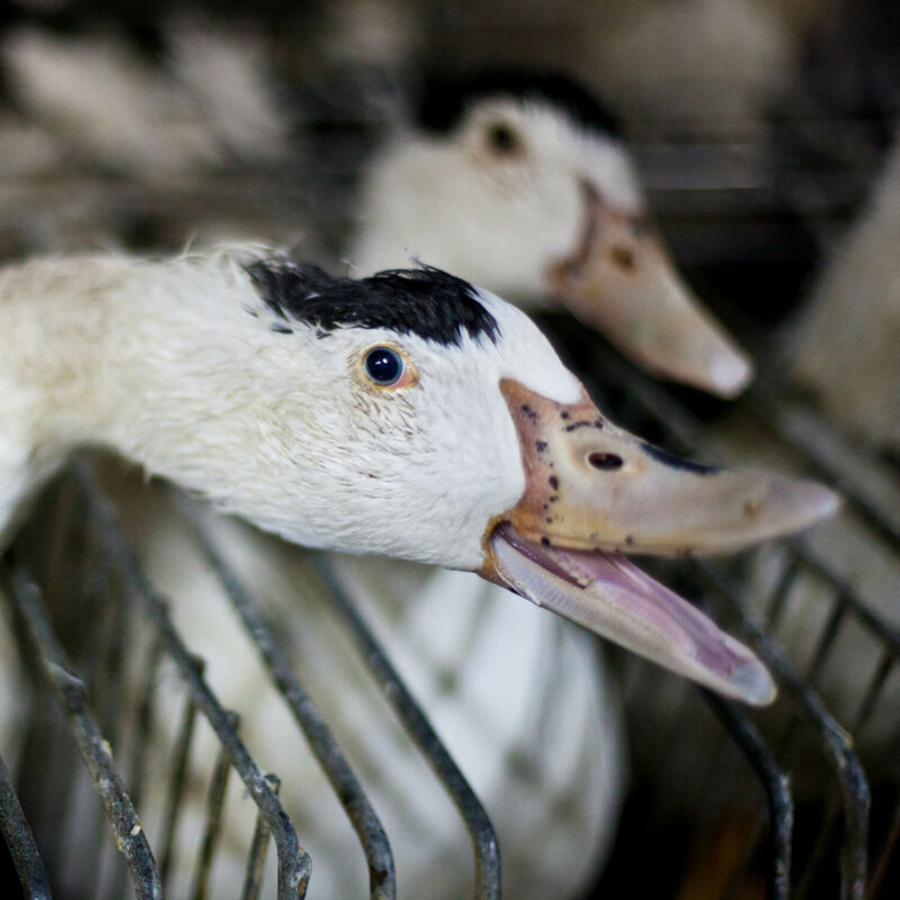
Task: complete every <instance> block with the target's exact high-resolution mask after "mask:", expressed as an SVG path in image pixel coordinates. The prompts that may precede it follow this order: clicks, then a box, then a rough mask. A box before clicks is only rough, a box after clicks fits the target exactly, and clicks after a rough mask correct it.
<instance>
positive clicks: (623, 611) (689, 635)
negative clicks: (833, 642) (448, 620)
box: [490, 523, 776, 706]
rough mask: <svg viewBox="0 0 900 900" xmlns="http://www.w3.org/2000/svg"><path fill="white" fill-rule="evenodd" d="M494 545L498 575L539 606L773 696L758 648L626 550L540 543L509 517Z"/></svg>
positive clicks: (720, 684) (709, 680) (739, 687)
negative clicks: (647, 569)
mask: <svg viewBox="0 0 900 900" xmlns="http://www.w3.org/2000/svg"><path fill="white" fill-rule="evenodd" d="M490 547H491V551H492V553H493V557H494V565H495V570H496V572H497V574H498V575H499V577H500V578H501V579H502V580H503V581H504V582H505V583H506V584H507V585H508V586H509V587H510V588H512V589H513V590H514V591H515V592H516V593H518V594H521V595H522V596H523V597H525V598H527V599H528V600H531V601H532V602H533V603H535V604H537V605H538V606H545V607H547V608H548V609H550V610H552V611H553V612H556V613H558V614H559V615H561V616H564V617H565V618H567V619H570V620H571V621H573V622H576V623H577V624H579V625H583V626H584V627H586V628H588V629H589V630H591V631H593V632H595V633H596V634H599V635H601V636H603V637H605V638H608V639H610V640H612V641H614V642H615V643H617V644H620V645H621V646H623V647H626V648H627V649H629V650H632V651H634V652H636V653H639V654H641V655H642V656H645V657H647V658H648V659H651V660H653V661H654V662H656V663H658V664H659V665H661V666H664V667H665V668H667V669H670V670H671V671H673V672H677V673H678V674H680V675H683V676H685V677H687V678H690V679H692V680H694V681H696V682H698V683H700V684H703V685H705V686H707V687H709V688H712V689H713V690H715V691H718V692H719V693H721V694H724V695H725V696H728V697H733V698H735V699H738V700H742V701H744V702H745V703H750V704H753V705H755V706H762V705H765V704H767V703H771V702H772V700H774V698H775V694H776V688H775V683H774V681H773V680H772V678H771V676H770V675H769V673H768V671H767V670H766V668H765V666H764V665H763V664H762V663H761V662H760V660H759V659H758V658H757V657H756V656H755V655H754V654H753V652H752V651H751V650H749V649H748V648H747V647H745V646H744V645H743V644H741V643H739V642H738V641H736V640H734V639H733V638H731V637H729V636H728V635H727V634H725V633H724V632H722V631H721V630H720V629H719V628H718V627H717V626H716V625H715V624H714V623H713V622H712V620H710V619H709V618H707V617H706V616H705V615H703V613H701V612H700V611H699V610H697V609H696V608H695V607H694V606H692V605H691V604H690V603H688V602H687V601H686V600H683V599H682V598H681V597H679V596H678V595H677V594H675V593H673V592H672V591H670V590H669V589H668V588H667V587H665V586H664V585H662V584H660V583H659V582H658V581H655V580H654V579H653V578H651V577H650V576H649V575H647V574H645V573H644V572H642V571H641V570H640V569H639V568H637V566H635V565H634V564H633V563H631V562H630V561H629V560H628V559H626V558H625V557H624V556H622V555H621V554H619V553H608V552H605V551H603V550H594V551H585V550H566V549H561V548H559V547H554V546H550V545H548V544H547V543H545V542H542V543H536V542H534V541H529V540H527V539H526V538H523V537H522V536H521V535H520V534H519V533H518V532H517V531H516V530H515V529H514V528H513V526H512V525H511V524H509V523H504V524H502V525H500V526H498V527H497V528H496V529H495V530H494V532H493V534H492V535H491V538H490Z"/></svg>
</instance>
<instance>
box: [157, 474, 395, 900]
mask: <svg viewBox="0 0 900 900" xmlns="http://www.w3.org/2000/svg"><path fill="white" fill-rule="evenodd" d="M173 493H174V494H175V497H176V501H177V503H178V505H179V508H180V509H181V511H182V512H183V513H184V515H185V516H186V518H187V520H188V522H190V524H191V527H192V528H193V532H194V535H195V536H196V538H197V541H198V543H199V545H200V548H201V550H202V551H203V553H204V555H205V556H206V558H207V559H208V560H209V561H210V563H211V565H212V567H213V569H214V571H215V573H216V576H217V577H218V579H219V582H220V583H221V585H222V587H223V588H224V590H225V593H226V594H227V595H228V597H229V599H230V600H231V603H232V605H233V606H234V608H235V611H236V612H237V614H238V616H239V617H240V619H241V621H242V622H243V624H244V628H246V630H247V632H248V634H249V635H250V637H251V639H252V641H253V643H254V644H255V646H256V648H257V649H258V650H259V653H260V656H261V657H262V660H263V664H264V665H265V667H266V670H267V671H268V672H269V674H270V676H271V677H272V680H273V681H274V683H275V685H276V687H277V688H278V691H279V693H280V694H281V695H282V696H283V697H284V698H285V700H286V702H287V703H288V705H289V706H290V709H291V712H292V713H293V715H294V718H295V720H296V721H297V724H298V725H299V726H300V728H301V729H302V731H303V733H304V734H305V735H306V738H307V741H308V743H309V746H310V748H311V749H312V751H313V753H314V754H315V756H316V759H317V760H318V762H319V765H320V766H321V767H322V770H323V772H324V773H325V776H326V777H327V778H328V781H329V782H330V784H331V786H332V788H333V789H334V791H335V794H336V795H337V798H338V800H339V801H340V803H341V805H342V806H343V807H344V810H345V811H346V813H347V815H348V817H349V818H350V822H351V824H352V825H353V828H354V830H355V832H356V834H357V837H358V838H359V842H360V844H361V845H362V849H363V853H364V854H365V857H366V864H367V866H368V870H369V891H370V896H371V900H393V898H394V897H395V896H396V893H397V876H396V872H395V867H394V856H393V853H392V851H391V845H390V841H389V839H388V836H387V833H386V832H385V830H384V826H383V825H382V823H381V820H380V819H379V818H378V815H377V814H376V812H375V809H374V808H373V807H372V804H371V802H370V801H369V798H368V797H367V796H366V793H365V791H364V789H363V787H362V784H360V781H359V779H358V778H357V777H356V774H355V773H354V771H353V769H352V768H351V766H350V763H349V762H348V761H347V758H346V756H345V755H344V753H343V751H342V750H341V748H340V746H339V745H338V743H337V741H336V740H335V739H334V736H333V735H332V733H331V729H330V728H329V727H328V725H327V723H326V722H325V719H324V718H323V716H322V714H321V713H320V712H319V710H318V708H317V707H316V705H315V704H314V702H313V700H312V698H311V697H310V696H309V694H308V693H307V691H306V688H305V687H303V685H302V683H301V682H300V680H299V678H298V677H297V675H296V673H295V671H294V667H293V665H292V663H291V660H290V658H289V657H288V655H287V654H286V653H285V652H284V650H282V648H281V646H280V645H279V644H278V642H277V641H276V640H275V637H274V635H273V633H272V631H271V629H270V628H269V626H268V625H267V623H266V621H265V617H264V616H263V614H262V612H261V610H260V608H259V604H258V603H257V602H256V600H255V598H253V597H252V596H251V595H250V593H249V591H248V590H247V589H246V587H245V586H244V584H243V583H242V582H241V580H240V579H239V578H238V576H237V574H236V573H235V572H234V570H233V569H232V568H231V566H230V565H229V564H228V561H227V559H226V558H225V556H224V555H223V554H222V553H221V552H220V551H219V549H218V547H217V546H216V543H215V540H214V538H213V536H212V534H211V533H210V530H209V528H208V527H207V526H206V524H205V522H204V520H203V515H202V512H201V510H200V509H199V508H198V506H197V504H196V503H194V502H193V501H191V500H190V499H189V498H188V497H187V496H186V495H184V494H181V493H179V492H177V491H174V492H173Z"/></svg>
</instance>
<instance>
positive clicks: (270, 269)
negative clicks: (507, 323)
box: [246, 256, 500, 347]
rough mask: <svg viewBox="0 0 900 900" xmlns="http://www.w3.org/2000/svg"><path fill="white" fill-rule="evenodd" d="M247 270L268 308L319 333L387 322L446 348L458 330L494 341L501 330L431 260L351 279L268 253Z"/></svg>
mask: <svg viewBox="0 0 900 900" xmlns="http://www.w3.org/2000/svg"><path fill="white" fill-rule="evenodd" d="M246 271H247V274H248V275H249V276H250V279H251V280H252V282H253V285H254V287H255V288H256V290H257V291H258V292H259V295H260V297H262V299H263V301H264V302H265V303H266V305H267V306H269V308H270V309H272V310H274V312H275V313H277V314H278V315H279V316H280V317H281V318H283V319H286V320H289V321H293V322H303V323H305V324H307V325H310V326H312V327H314V328H316V329H317V332H318V333H319V334H320V336H325V335H327V334H329V333H330V332H332V331H334V330H335V329H337V328H387V329H389V330H390V331H395V332H397V334H415V335H418V336H419V337H421V338H424V339H425V340H429V341H435V342H436V343H438V344H442V345H443V346H445V347H448V346H451V345H455V346H460V344H461V343H462V334H463V332H464V331H465V332H467V333H468V334H469V337H471V338H473V339H474V338H477V337H479V336H481V335H484V336H485V337H487V338H488V339H489V340H490V341H492V342H493V343H496V342H497V338H498V337H499V335H500V326H499V325H498V324H497V320H496V319H495V318H494V316H493V315H491V313H490V312H488V310H487V309H485V308H484V306H483V305H482V304H481V303H480V301H479V300H478V292H477V291H476V290H475V288H474V287H472V285H471V284H469V283H468V282H467V281H463V280H462V279H461V278H457V277H456V276H454V275H449V274H448V273H447V272H442V271H441V270H440V269H434V268H431V267H430V266H421V267H419V268H417V269H394V270H392V271H387V272H379V273H378V274H377V275H373V276H371V277H370V278H362V279H359V280H358V281H357V280H354V279H352V278H332V277H331V276H330V275H328V274H327V273H326V272H323V271H322V269H320V268H318V267H317V266H312V265H306V264H302V263H296V262H294V261H293V260H291V259H289V258H287V257H284V256H273V257H270V258H267V259H260V260H256V261H255V262H252V263H250V264H249V265H247V266H246Z"/></svg>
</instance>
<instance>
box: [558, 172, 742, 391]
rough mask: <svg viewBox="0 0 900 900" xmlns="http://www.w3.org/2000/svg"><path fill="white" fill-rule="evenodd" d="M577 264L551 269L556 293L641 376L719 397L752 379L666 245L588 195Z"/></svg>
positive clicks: (570, 260)
mask: <svg viewBox="0 0 900 900" xmlns="http://www.w3.org/2000/svg"><path fill="white" fill-rule="evenodd" d="M586 196H587V205H586V209H587V224H586V226H585V228H584V231H583V239H582V243H581V246H580V247H579V249H578V250H577V252H576V253H575V255H574V256H572V257H570V258H568V259H566V260H564V261H562V262H560V263H558V264H557V265H555V266H553V268H552V269H551V270H550V272H549V281H550V286H551V290H552V291H553V293H554V294H555V296H556V297H557V299H559V300H560V302H562V303H563V304H564V305H565V306H567V307H568V308H569V309H570V310H571V311H572V313H574V314H575V315H576V316H577V317H578V318H580V319H581V320H582V321H584V322H585V323H586V324H588V325H590V326H592V327H593V328H596V329H597V330H598V331H600V332H602V333H603V334H604V335H605V336H606V337H607V338H608V339H609V340H610V341H612V343H613V344H615V345H616V346H617V347H618V348H619V350H621V351H622V353H624V354H625V355H626V356H628V357H629V358H630V359H631V360H633V361H634V362H635V363H637V364H638V365H640V366H641V367H642V368H644V369H646V370H647V371H649V372H651V373H652V374H654V375H657V376H659V377H661V378H666V379H669V380H671V381H677V382H681V383H683V384H687V385H690V386H692V387H695V388H700V389H701V390H704V391H708V392H709V393H712V394H716V395H718V396H721V397H734V396H736V395H737V394H739V393H740V392H741V391H742V390H743V389H744V388H746V387H747V385H748V384H749V383H750V381H751V380H752V378H753V364H752V363H751V361H750V359H749V357H748V356H747V354H746V353H744V352H743V351H742V350H741V349H740V348H739V347H738V346H737V345H736V344H735V343H734V341H732V340H731V338H730V337H729V336H728V335H727V334H726V333H725V331H724V330H723V329H722V328H721V327H720V326H719V325H718V324H717V323H716V322H715V321H714V320H713V318H712V316H711V315H710V314H709V313H708V312H707V311H706V310H704V309H703V307H702V306H701V305H700V303H699V301H698V300H697V298H696V297H694V295H693V294H692V293H691V291H690V289H689V288H688V287H687V286H686V285H685V284H684V282H683V281H682V280H681V278H680V277H679V275H678V273H677V272H676V270H675V268H674V266H673V265H672V262H671V260H670V259H669V256H668V254H667V253H666V251H665V248H664V247H663V245H662V244H661V243H660V242H659V241H658V240H657V239H656V238H655V237H653V236H652V235H651V234H650V233H648V232H647V231H646V229H643V228H642V227H641V226H640V224H639V223H638V222H637V221H636V220H635V219H631V218H628V217H626V216H624V215H622V214H620V213H618V212H616V211H615V210H613V209H612V208H611V207H610V206H609V205H608V204H606V203H604V202H603V200H602V199H600V198H599V196H597V194H596V192H595V191H594V192H592V191H590V190H587V193H586Z"/></svg>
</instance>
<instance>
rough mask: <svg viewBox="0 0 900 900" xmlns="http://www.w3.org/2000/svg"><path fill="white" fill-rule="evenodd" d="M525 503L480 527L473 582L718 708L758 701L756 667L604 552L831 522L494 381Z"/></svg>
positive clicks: (770, 483)
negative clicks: (481, 549) (577, 629)
mask: <svg viewBox="0 0 900 900" xmlns="http://www.w3.org/2000/svg"><path fill="white" fill-rule="evenodd" d="M501 390H502V392H503V395H504V397H505V398H506V402H507V404H508V405H509V408H510V412H511V414H512V417H513V421H514V422H515V424H516V428H517V430H518V433H519V439H520V442H521V446H522V460H523V464H524V467H525V473H526V487H525V492H524V493H523V495H522V497H521V498H520V500H519V502H518V503H517V504H516V506H515V507H514V508H513V509H511V510H509V512H508V513H507V514H506V515H504V516H501V517H499V519H498V520H496V521H495V522H494V523H493V526H494V527H493V528H492V530H491V531H490V533H489V535H488V536H487V537H488V540H487V547H488V554H487V560H486V562H485V566H484V568H483V569H482V572H481V574H482V575H484V576H485V577H487V578H490V579H491V580H494V581H499V582H501V583H504V584H506V585H508V586H510V587H512V588H513V589H514V590H516V591H517V592H518V593H520V594H523V595H524V596H526V597H528V598H529V599H531V600H532V601H534V602H535V603H538V604H540V605H546V606H548V607H549V608H551V609H553V610H554V611H556V612H558V613H560V614H562V615H564V616H566V617H567V618H570V619H572V620H574V621H576V622H578V623H579V624H581V625H584V626H585V627H587V628H589V629H590V630H592V631H595V632H597V633H598V634H601V635H603V636H605V637H608V638H610V639H611V640H614V641H616V642H617V643H619V644H622V645H623V646H625V647H628V648H629V649H631V650H634V651H636V652H638V653H641V654H642V655H644V656H647V657H648V658H650V659H652V660H654V661H655V662H657V663H659V664H660V665H663V666H665V667H667V668H669V669H672V670H673V671H676V672H679V673H680V674H682V675H685V676H687V677H689V678H692V679H694V680H696V681H699V682H701V683H702V684H705V685H707V686H708V687H711V688H713V689H715V690H718V691H720V692H721V693H723V694H726V695H727V696H731V697H736V698H739V699H742V700H745V701H747V702H749V703H757V704H759V703H767V702H769V701H771V700H772V698H773V697H774V694H775V689H774V685H773V683H772V681H771V678H770V677H769V675H768V673H767V672H766V670H765V668H764V667H763V665H762V663H760V662H759V660H758V659H757V658H756V657H755V656H754V655H753V654H752V653H751V652H750V651H749V650H748V649H747V648H746V647H743V646H742V645H741V644H739V643H737V642H736V641H734V640H733V639H732V638H730V637H728V636H727V635H725V634H723V633H722V632H721V631H719V629H718V628H717V627H716V626H715V625H714V624H713V623H712V622H711V621H710V620H709V619H707V618H706V617H705V616H703V615H702V614H701V613H700V612H698V611H697V610H696V609H695V608H694V607H692V606H691V605H690V604H688V603H686V602H685V601H684V600H681V598H679V597H677V596H676V595H675V594H673V593H672V592H671V591H669V590H668V589H667V588H664V587H663V586H662V585H660V584H658V583H657V582H655V581H653V579H651V578H649V576H647V575H644V574H643V573H642V572H641V571H640V570H639V569H637V568H636V567H635V566H634V565H632V564H631V563H629V562H628V561H627V560H625V559H624V558H623V557H621V556H619V555H618V553H617V552H616V551H625V552H631V553H652V554H677V553H688V552H697V553H723V552H729V551H733V550H738V549H741V548H742V547H747V546H749V545H751V544H754V543H757V542H759V541H762V540H765V539H767V538H771V537H775V536H779V535H784V534H788V533H790V532H793V531H797V530H799V529H801V528H803V527H805V526H807V525H810V524H811V523H813V522H815V521H817V520H818V519H821V518H823V517H824V516H827V515H830V514H831V513H833V512H834V511H835V510H836V509H837V507H838V505H839V500H838V497H837V495H836V494H835V493H834V492H833V491H831V490H829V489H828V488H826V487H824V486H822V485H819V484H816V483H813V482H808V481H800V480H796V479H791V478H786V477H783V476H779V475H774V474H770V473H767V472H759V471H753V470H735V471H724V470H719V469H714V468H710V467H706V466H700V465H697V464H696V463H691V462H687V461H685V460H681V459H678V458H677V457H672V456H670V455H668V454H667V453H665V452H663V451H661V450H659V449H658V448H656V447H652V446H651V445H649V444H646V443H645V442H643V441H641V440H640V439H638V438H636V437H634V436H632V435H630V434H628V433H627V432H625V431H622V430H621V429H619V428H617V427H616V426H614V425H613V424H611V423H610V422H609V420H608V419H605V418H604V417H603V416H602V415H601V414H600V413H599V411H598V410H597V408H596V406H594V404H593V403H592V402H591V401H590V399H589V398H588V397H587V396H585V398H584V399H583V401H581V402H580V403H577V404H568V405H564V404H559V403H557V402H555V401H552V400H548V399H547V398H546V397H542V396H541V395H539V394H536V393H535V392H533V391H531V390H529V389H528V388H526V387H524V386H523V385H522V384H520V383H519V382H516V381H512V380H509V379H505V380H504V381H502V382H501Z"/></svg>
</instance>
